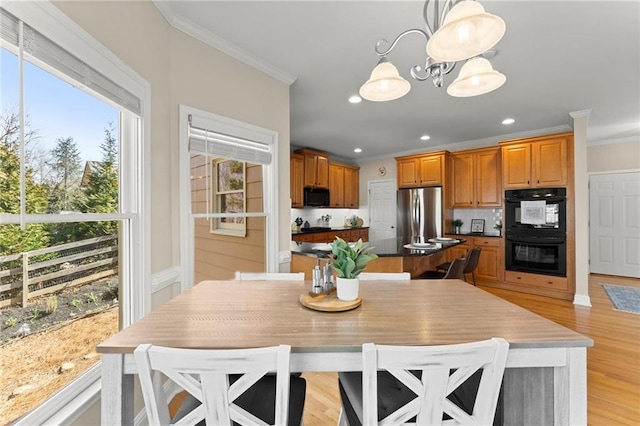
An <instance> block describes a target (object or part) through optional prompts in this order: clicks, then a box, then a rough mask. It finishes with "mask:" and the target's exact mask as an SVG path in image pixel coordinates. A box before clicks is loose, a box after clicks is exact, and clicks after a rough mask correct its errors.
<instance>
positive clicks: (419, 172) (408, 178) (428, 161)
mask: <svg viewBox="0 0 640 426" xmlns="http://www.w3.org/2000/svg"><path fill="white" fill-rule="evenodd" d="M446 154H447V151H439V152H433V153H429V154H420V155H409V156H406V157H396V164H397V169H398V188H415V187H418V186H442V185H443V184H444V170H445V159H446Z"/></svg>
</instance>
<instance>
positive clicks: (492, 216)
mask: <svg viewBox="0 0 640 426" xmlns="http://www.w3.org/2000/svg"><path fill="white" fill-rule="evenodd" d="M453 218H454V219H460V220H462V222H463V224H462V227H461V230H460V232H462V233H463V234H465V233H468V232H471V219H484V233H485V234H486V235H500V231H498V230H497V229H495V228H494V225H496V224H497V223H498V222H499V221H502V209H501V208H498V209H453Z"/></svg>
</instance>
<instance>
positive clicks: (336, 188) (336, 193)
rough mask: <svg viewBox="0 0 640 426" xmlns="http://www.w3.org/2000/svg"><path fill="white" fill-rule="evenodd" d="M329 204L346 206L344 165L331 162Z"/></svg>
mask: <svg viewBox="0 0 640 426" xmlns="http://www.w3.org/2000/svg"><path fill="white" fill-rule="evenodd" d="M329 206H330V207H344V167H343V166H342V165H341V164H336V163H329Z"/></svg>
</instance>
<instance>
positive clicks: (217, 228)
mask: <svg viewBox="0 0 640 426" xmlns="http://www.w3.org/2000/svg"><path fill="white" fill-rule="evenodd" d="M226 161H238V162H239V163H242V189H239V190H232V191H218V165H219V164H220V163H224V162H226ZM231 193H235V194H238V193H242V204H243V205H242V212H243V213H246V212H247V163H246V162H244V161H240V160H230V159H228V158H212V159H211V211H212V212H213V213H224V212H222V211H220V202H219V195H226V194H231ZM222 219H223V218H221V217H218V218H215V219H213V220H212V221H211V233H212V234H219V235H229V236H232V237H245V236H246V235H247V220H246V218H244V220H243V221H242V223H226V222H223V221H222Z"/></svg>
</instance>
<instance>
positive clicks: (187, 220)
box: [179, 105, 278, 291]
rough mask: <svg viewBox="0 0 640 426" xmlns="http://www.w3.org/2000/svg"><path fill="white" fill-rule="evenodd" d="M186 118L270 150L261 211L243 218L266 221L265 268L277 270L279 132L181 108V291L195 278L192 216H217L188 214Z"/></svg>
mask: <svg viewBox="0 0 640 426" xmlns="http://www.w3.org/2000/svg"><path fill="white" fill-rule="evenodd" d="M189 116H193V117H197V118H199V119H201V120H204V121H206V122H208V123H209V126H208V127H207V128H208V129H209V130H212V131H219V132H221V133H224V134H228V135H231V136H238V137H246V138H247V139H250V140H253V139H252V137H254V136H255V135H260V136H261V139H267V140H268V141H269V142H268V143H269V145H270V146H271V147H272V149H271V154H272V155H271V164H269V165H263V166H262V181H263V194H262V197H263V212H261V213H246V214H245V215H244V216H246V217H257V216H262V217H264V218H265V256H266V258H265V266H266V269H267V270H266V272H277V271H278V220H277V214H276V213H277V211H278V133H277V132H276V131H273V130H269V129H265V128H263V127H259V126H255V125H252V124H248V123H244V122H242V121H238V120H234V119H232V118H227V117H223V116H220V115H217V114H213V113H211V112H207V111H203V110H200V109H197V108H193V107H189V106H186V105H180V117H179V119H180V257H181V259H180V265H181V277H182V280H181V287H182V288H181V289H182V291H186V290H188V289H189V288H191V287H193V285H194V284H195V283H194V282H193V276H194V270H193V268H194V235H193V227H194V217H195V216H198V217H206V216H211V217H215V216H216V214H209V215H206V214H205V215H202V214H200V215H194V214H192V213H191V154H190V152H189Z"/></svg>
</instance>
